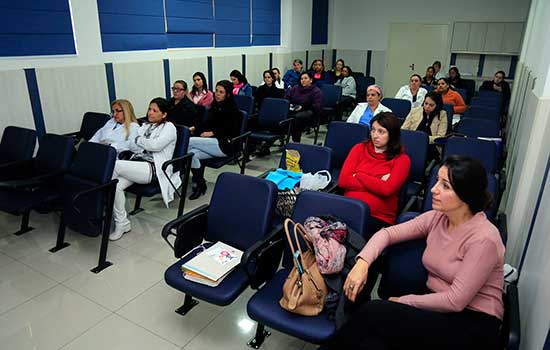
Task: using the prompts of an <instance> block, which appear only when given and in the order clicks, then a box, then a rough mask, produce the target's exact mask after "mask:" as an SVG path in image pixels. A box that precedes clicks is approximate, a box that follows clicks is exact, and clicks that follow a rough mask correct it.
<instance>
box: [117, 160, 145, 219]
mask: <svg viewBox="0 0 550 350" xmlns="http://www.w3.org/2000/svg"><path fill="white" fill-rule="evenodd" d="M151 175H152V174H151V165H149V163H147V162H134V161H130V160H117V161H116V163H115V170H114V171H113V179H118V183H117V185H116V191H115V204H114V208H113V217H114V219H115V225H116V226H121V225H127V224H128V223H129V222H130V220H128V214H127V213H126V196H125V195H124V190H125V189H126V188H128V187H130V185H132V184H134V183H137V184H148V183H150V182H151Z"/></svg>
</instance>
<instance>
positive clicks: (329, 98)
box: [321, 84, 342, 108]
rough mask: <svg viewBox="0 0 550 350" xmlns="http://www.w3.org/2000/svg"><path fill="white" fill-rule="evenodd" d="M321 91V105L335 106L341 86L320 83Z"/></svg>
mask: <svg viewBox="0 0 550 350" xmlns="http://www.w3.org/2000/svg"><path fill="white" fill-rule="evenodd" d="M321 93H322V94H323V107H330V108H336V105H337V104H338V102H340V98H341V97H342V87H341V86H336V85H331V84H324V85H321Z"/></svg>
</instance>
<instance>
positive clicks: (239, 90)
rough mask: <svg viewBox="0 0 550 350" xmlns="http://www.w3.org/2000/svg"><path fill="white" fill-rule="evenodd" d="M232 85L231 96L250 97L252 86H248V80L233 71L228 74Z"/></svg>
mask: <svg viewBox="0 0 550 350" xmlns="http://www.w3.org/2000/svg"><path fill="white" fill-rule="evenodd" d="M229 77H230V78H231V82H232V83H233V95H245V96H252V86H250V84H248V80H246V78H245V77H244V75H243V74H242V73H241V72H239V71H238V70H236V69H235V70H233V71H231V73H230V74H229Z"/></svg>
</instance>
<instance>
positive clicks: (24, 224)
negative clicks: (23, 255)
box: [13, 210, 34, 236]
mask: <svg viewBox="0 0 550 350" xmlns="http://www.w3.org/2000/svg"><path fill="white" fill-rule="evenodd" d="M30 216H31V211H30V210H29V211H26V212H25V213H23V217H22V218H21V227H20V228H19V231H17V232H14V233H13V234H14V235H16V236H21V235H22V234H24V233H27V232H29V231H32V230H34V227H31V226H29V219H30Z"/></svg>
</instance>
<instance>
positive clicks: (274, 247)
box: [240, 225, 284, 289]
mask: <svg viewBox="0 0 550 350" xmlns="http://www.w3.org/2000/svg"><path fill="white" fill-rule="evenodd" d="M282 232H283V225H277V226H276V227H275V228H274V229H273V230H272V231H271V232H270V233H269V234H268V235H267V236H266V237H265V238H264V239H263V240H261V241H258V242H256V243H255V244H254V245H252V246H251V247H250V248H248V249H247V250H246V251H245V252H244V254H243V256H242V258H241V262H240V266H241V267H242V268H243V269H244V271H245V272H246V274H247V275H248V278H249V281H250V286H251V287H252V288H253V289H258V288H259V287H260V286H261V285H262V284H263V283H264V282H265V281H267V280H269V279H271V278H272V277H273V275H274V274H275V272H276V271H277V269H278V267H279V262H280V260H281V257H282V253H283V248H284V240H283V237H282ZM251 267H254V271H250V268H251Z"/></svg>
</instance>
